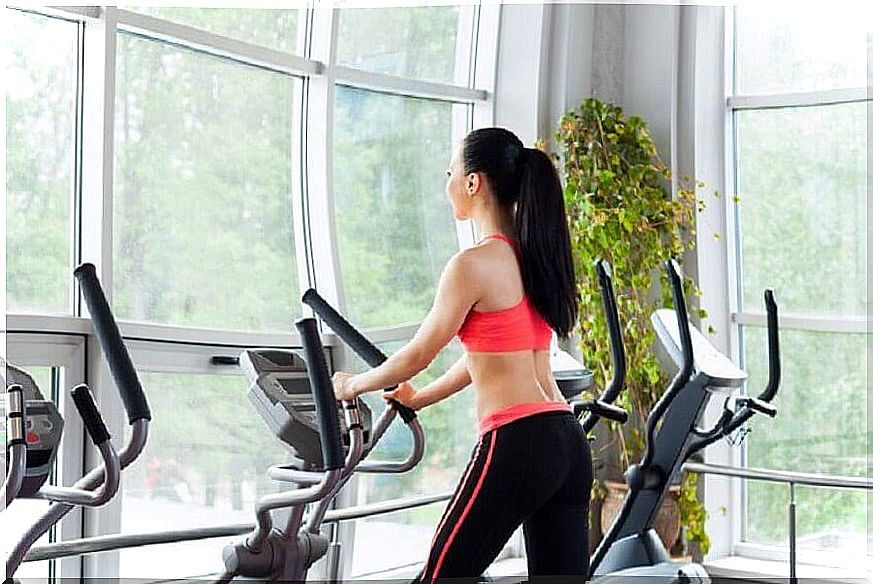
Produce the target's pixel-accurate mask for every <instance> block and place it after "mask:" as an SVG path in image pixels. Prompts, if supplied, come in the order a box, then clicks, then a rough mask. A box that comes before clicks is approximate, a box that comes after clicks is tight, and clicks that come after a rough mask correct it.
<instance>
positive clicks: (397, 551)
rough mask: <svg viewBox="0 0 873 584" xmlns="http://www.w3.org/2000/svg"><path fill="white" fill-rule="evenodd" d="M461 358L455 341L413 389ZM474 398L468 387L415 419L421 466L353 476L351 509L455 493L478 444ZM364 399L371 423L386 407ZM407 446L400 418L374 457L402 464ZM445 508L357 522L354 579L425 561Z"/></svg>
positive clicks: (390, 346)
mask: <svg viewBox="0 0 873 584" xmlns="http://www.w3.org/2000/svg"><path fill="white" fill-rule="evenodd" d="M404 344H405V343H403V342H391V343H384V344H383V345H380V348H381V349H382V350H383V351H384V352H385V353H386V354H388V355H390V354H392V353H393V352H394V351H396V350H397V349H399V348H400V347H402V346H403V345H404ZM461 354H462V349H461V346H460V344H459V343H458V342H457V340H455V341H453V342H452V343H450V344H449V345H448V346H447V347H446V348H445V349H443V351H442V352H441V353H440V354H439V356H438V357H437V358H436V359H435V360H434V362H433V363H431V365H430V367H428V369H426V370H425V371H424V372H422V373H421V374H420V375H418V376H417V377H416V378H415V379H413V381H412V383H413V385H414V386H415V387H416V388H417V389H421V388H423V387H424V386H425V385H427V384H428V383H430V382H431V381H433V380H434V379H436V378H437V377H438V376H439V375H442V374H443V373H444V372H445V371H446V370H447V369H448V368H449V367H451V366H452V364H454V363H455V361H457V360H458V359H459V358H460V356H461ZM365 369H366V366H364V365H363V363H361V362H358V368H357V370H358V371H362V370H365ZM473 398H474V392H473V390H472V388H466V389H464V390H462V391H461V392H459V393H457V394H455V395H453V396H452V397H450V398H448V399H446V400H444V401H442V402H439V403H437V404H434V405H433V406H431V407H428V408H425V409H424V410H422V411H421V412H420V413H419V419H420V420H421V425H422V427H424V429H425V438H426V440H427V445H426V447H425V451H424V457H423V458H422V460H421V462H419V464H418V466H416V467H415V468H414V469H413V470H412V471H410V472H408V473H404V474H400V475H371V474H360V475H357V478H356V479H355V480H356V481H357V485H358V490H357V501H356V502H355V503H354V504H356V505H363V504H367V503H374V502H377V501H385V500H387V499H397V498H403V497H412V496H415V495H423V494H435V493H439V492H443V491H452V490H454V488H455V486H456V485H457V483H458V482H459V481H460V479H461V473H462V472H463V470H464V468H465V466H466V464H467V462H468V460H469V459H470V456H471V453H472V451H473V449H474V448H475V446H476V440H477V439H478V437H477V433H476V411H475V405H474V403H473ZM364 400H365V401H366V402H367V404H368V405H369V406H370V407H371V408H372V410H373V420H374V421H375V420H376V419H377V418H378V416H379V415H380V414H381V413H382V411H383V409H384V407H385V402H384V400H382V399H381V398H380V397H379V396H378V394H376V393H372V394H367V395H366V396H365V397H364ZM411 447H412V439H411V437H410V434H409V431H408V430H407V429H406V426H405V425H404V424H402V423H400V422H399V418H398V421H397V422H395V423H394V424H392V425H391V427H390V428H389V430H388V431H387V432H386V433H385V435H384V436H383V438H382V440H381V441H380V442H379V444H378V446H377V448H376V451H375V452H376V453H378V456H377V458H378V459H379V460H403V459H405V458H406V456H408V454H409V452H410V451H411V450H410V449H411ZM446 504H447V503H437V504H433V505H428V506H426V507H421V508H419V509H415V510H412V511H408V512H403V513H397V514H391V515H384V516H379V517H374V518H372V519H369V520H366V521H357V522H356V523H355V525H356V527H355V547H354V556H353V557H354V559H353V563H352V572H351V573H352V577H353V578H361V577H363V575H365V574H370V573H372V572H376V571H380V570H388V569H391V568H396V567H399V566H402V565H405V564H410V563H415V562H420V561H424V560H425V558H426V555H427V551H428V549H429V546H430V542H431V539H432V537H433V533H434V531H435V530H436V527H437V524H438V522H439V518H440V517H441V516H442V512H443V509H444V508H445V506H446ZM392 529H393V530H394V534H395V535H392V536H391V537H389V538H388V539H386V538H385V533H386V532H387V531H391V530H392ZM399 534H402V535H399ZM374 541H375V542H380V543H379V545H381V546H382V552H381V553H379V554H373V553H371V552H372V551H373V548H372V545H373V542H374ZM389 542H390V543H389ZM386 546H390V547H386Z"/></svg>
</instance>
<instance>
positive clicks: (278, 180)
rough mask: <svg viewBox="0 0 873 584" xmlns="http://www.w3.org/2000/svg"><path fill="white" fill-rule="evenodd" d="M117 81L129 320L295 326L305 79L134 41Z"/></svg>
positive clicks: (124, 294) (119, 215)
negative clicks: (296, 203) (298, 122)
mask: <svg viewBox="0 0 873 584" xmlns="http://www.w3.org/2000/svg"><path fill="white" fill-rule="evenodd" d="M116 82H117V84H118V91H117V94H116V109H115V114H116V118H115V173H114V178H115V190H114V197H115V198H114V205H113V221H114V225H113V254H114V255H113V258H114V263H113V268H114V270H115V274H114V278H113V286H114V292H115V296H114V298H113V300H114V302H115V308H116V312H117V314H118V316H119V317H120V318H125V319H132V320H140V321H147V322H156V323H165V324H173V325H184V326H203V327H209V328H224V329H236V330H253V331H264V330H293V323H294V319H295V318H297V317H298V316H299V314H300V310H301V308H300V302H299V300H298V297H299V294H298V283H297V263H296V256H295V251H294V249H295V247H294V230H293V214H292V205H293V197H294V195H295V193H296V192H299V184H300V181H299V168H297V167H296V166H295V164H294V159H293V157H292V153H293V152H294V149H295V143H297V142H298V141H299V140H300V137H299V135H297V134H296V133H295V132H294V126H295V122H294V120H295V117H296V116H298V109H297V103H298V102H297V99H296V96H297V95H298V93H297V92H298V90H299V84H300V81H299V80H297V79H296V78H294V77H291V76H288V75H283V74H278V73H273V72H268V71H265V70H263V69H258V68H255V67H249V66H246V65H240V64H238V63H234V62H232V61H228V60H225V59H219V58H215V57H210V56H206V55H202V54H199V53H195V52H193V51H188V50H184V49H180V48H177V47H173V46H170V45H167V44H165V43H161V42H156V41H150V40H144V39H142V38H139V37H134V36H131V35H127V34H122V35H120V36H119V39H118V73H117V76H116Z"/></svg>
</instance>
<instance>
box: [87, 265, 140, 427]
mask: <svg viewBox="0 0 873 584" xmlns="http://www.w3.org/2000/svg"><path fill="white" fill-rule="evenodd" d="M73 275H74V276H75V277H76V279H77V280H78V281H79V287H80V288H81V289H82V296H84V297H85V302H86V303H87V305H88V312H90V313H91V322H92V323H93V324H94V332H95V333H96V334H97V340H98V341H99V343H100V348H101V349H102V350H103V355H104V357H105V358H106V361H107V363H109V371H110V372H111V373H112V378H113V379H114V380H115V385H116V386H117V387H118V392H119V393H120V394H121V401H123V402H124V409H125V411H127V420H128V422H129V423H131V424H132V423H134V422H135V421H136V420H151V419H152V414H151V411H149V404H148V401H147V400H146V397H145V393H143V390H142V385H140V382H139V377H137V375H136V370H135V369H134V368H133V362H132V361H131V360H130V354H129V353H128V352H127V347H125V346H124V341H122V340H121V333H120V332H119V331H118V325H117V324H116V322H115V317H114V316H112V310H111V309H110V308H109V303H108V302H107V301H106V295H105V294H104V293H103V288H101V287H100V281H99V280H98V279H97V270H96V269H95V268H94V265H93V264H82V265H81V266H79V267H78V268H76V270H75V271H74V272H73Z"/></svg>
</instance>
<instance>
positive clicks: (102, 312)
mask: <svg viewBox="0 0 873 584" xmlns="http://www.w3.org/2000/svg"><path fill="white" fill-rule="evenodd" d="M74 276H75V277H76V279H77V280H78V281H79V285H80V287H81V289H82V295H83V296H84V298H85V301H86V303H87V305H88V310H89V312H90V313H91V320H92V323H93V326H94V331H95V333H96V335H97V339H98V341H99V345H100V348H101V350H102V351H103V355H104V357H105V358H106V360H107V362H108V363H109V368H110V372H111V373H112V377H113V379H114V380H115V384H116V386H117V387H118V391H119V393H120V394H121V399H122V402H123V403H124V408H125V411H126V412H127V417H128V422H129V423H130V425H131V427H132V431H131V436H130V439H129V440H128V443H127V444H126V446H125V447H124V449H123V450H122V451H121V452H120V453H117V452H116V450H115V448H114V447H113V445H112V442H111V441H110V435H109V432H108V431H107V430H106V426H105V424H104V422H103V419H102V417H101V415H100V411H99V410H98V408H97V406H96V405H95V403H94V400H93V398H92V396H91V391H90V390H89V389H88V386H87V385H84V384H82V385H78V386H76V387H75V388H74V389H73V390H72V396H73V402H74V403H75V405H76V409H77V410H78V412H79V415H80V416H81V417H82V420H83V422H84V425H85V429H86V430H87V432H88V435H89V436H90V437H91V439H92V441H93V442H94V444H95V445H96V446H97V448H98V449H99V451H100V455H101V457H102V459H103V464H102V465H100V466H99V467H97V468H95V469H94V470H92V471H91V472H89V473H88V474H87V475H85V476H84V477H83V478H82V479H80V480H79V481H77V482H76V483H75V484H74V485H73V486H72V487H55V486H46V485H45V482H46V480H47V479H48V476H49V474H50V472H51V467H52V462H53V461H54V458H55V456H56V454H57V447H58V445H59V443H60V439H61V433H62V429H63V418H61V416H60V414H59V413H58V410H57V407H56V406H55V404H54V403H52V402H51V401H48V400H45V399H43V396H42V393H41V392H40V391H39V387H38V386H37V384H36V382H35V381H34V380H33V378H32V377H31V376H30V375H28V374H27V373H25V372H24V371H22V370H20V369H18V368H16V367H13V366H11V365H8V364H6V365H5V371H6V376H7V377H6V384H7V389H6V393H7V401H8V403H9V411H8V413H7V414H6V416H7V418H8V419H9V430H8V432H9V437H10V445H11V447H12V448H11V451H10V463H11V464H10V465H9V471H8V475H7V478H6V480H5V481H4V483H3V493H4V495H3V496H4V500H5V502H6V505H9V504H12V503H13V501H14V500H15V499H16V498H19V499H21V498H31V499H42V500H46V501H51V502H52V504H51V505H50V506H49V508H48V509H47V510H46V511H45V512H44V513H43V514H42V515H41V516H40V517H39V518H38V519H37V520H36V521H35V522H34V523H33V525H31V527H30V528H29V529H28V530H27V532H26V533H25V534H24V535H23V536H22V537H21V539H20V540H19V541H18V542H17V543H16V545H15V546H14V547H13V549H12V550H11V552H10V553H9V556H8V557H7V560H6V579H7V580H9V581H11V579H12V577H13V576H14V575H15V572H16V571H17V570H18V567H19V566H20V565H21V563H22V562H23V561H24V557H25V555H26V554H27V551H28V550H29V549H30V548H31V546H33V544H34V543H35V542H36V541H37V540H38V539H39V538H40V537H42V536H43V535H44V534H45V533H46V532H47V531H48V530H49V529H50V528H51V527H52V526H53V525H55V524H56V523H58V522H59V521H60V520H61V519H63V517H64V516H65V515H66V514H67V513H69V512H70V511H71V510H72V509H73V508H74V507H98V506H100V505H103V504H105V503H106V502H108V501H109V500H110V499H111V498H112V497H114V496H115V494H116V493H117V491H118V486H119V481H120V478H121V471H122V470H123V469H124V468H126V467H127V466H128V465H130V464H131V463H132V462H133V461H134V460H136V458H137V457H138V456H139V454H140V453H141V452H142V450H143V448H144V447H145V444H146V441H147V438H148V426H149V421H150V420H151V412H150V411H149V406H148V402H147V401H146V398H145V394H144V393H143V391H142V387H141V386H140V383H139V379H138V378H137V376H136V372H135V371H134V369H133V364H132V362H131V360H130V356H129V355H128V353H127V349H126V348H125V346H124V343H123V342H122V340H121V334H120V333H119V331H118V326H117V325H116V323H115V319H114V317H113V315H112V311H111V310H110V309H109V304H108V302H107V301H106V297H105V295H104V294H103V290H102V288H101V287H100V282H99V281H98V279H97V274H96V270H95V269H94V266H93V265H91V264H83V265H81V266H79V267H78V268H77V269H76V270H75V272H74Z"/></svg>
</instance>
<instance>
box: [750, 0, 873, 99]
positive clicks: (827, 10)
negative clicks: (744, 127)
mask: <svg viewBox="0 0 873 584" xmlns="http://www.w3.org/2000/svg"><path fill="white" fill-rule="evenodd" d="M735 14H736V24H735V26H736V89H735V92H736V93H740V94H768V93H779V92H795V91H816V90H823V89H836V88H843V87H866V85H867V35H868V34H869V33H871V32H873V12H871V9H870V7H869V6H866V7H865V6H863V4H862V3H858V4H853V5H849V4H844V5H842V6H840V5H837V6H835V5H833V4H805V5H803V6H794V7H792V8H791V9H790V10H789V9H786V6H785V5H784V4H779V3H775V2H773V3H769V2H758V3H754V4H753V3H751V2H747V3H744V4H742V5H741V6H738V7H737V8H736V13H735Z"/></svg>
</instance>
